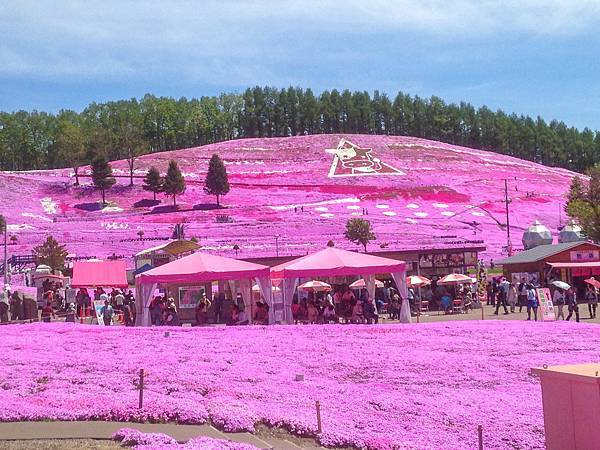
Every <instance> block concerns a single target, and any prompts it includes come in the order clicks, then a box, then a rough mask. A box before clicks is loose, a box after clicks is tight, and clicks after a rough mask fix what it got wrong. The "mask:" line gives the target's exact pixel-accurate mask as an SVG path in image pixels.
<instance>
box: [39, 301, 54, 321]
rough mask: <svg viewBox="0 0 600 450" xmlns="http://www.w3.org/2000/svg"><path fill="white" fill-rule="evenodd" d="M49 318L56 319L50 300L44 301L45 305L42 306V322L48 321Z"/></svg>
mask: <svg viewBox="0 0 600 450" xmlns="http://www.w3.org/2000/svg"><path fill="white" fill-rule="evenodd" d="M51 318H52V319H56V314H54V308H52V302H46V306H44V307H43V308H42V322H50V320H51Z"/></svg>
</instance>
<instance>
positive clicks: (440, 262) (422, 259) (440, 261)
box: [419, 252, 477, 268]
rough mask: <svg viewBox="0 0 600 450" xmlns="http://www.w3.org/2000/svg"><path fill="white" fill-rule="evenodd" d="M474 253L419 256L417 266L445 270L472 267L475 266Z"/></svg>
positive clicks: (475, 258)
mask: <svg viewBox="0 0 600 450" xmlns="http://www.w3.org/2000/svg"><path fill="white" fill-rule="evenodd" d="M476 255H477V254H476V253H471V252H467V253H466V254H465V253H435V254H425V255H420V256H419V266H420V267H422V268H431V267H439V268H447V267H464V266H465V265H466V266H474V265H476V264H477V257H476Z"/></svg>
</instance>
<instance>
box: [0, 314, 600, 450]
mask: <svg viewBox="0 0 600 450" xmlns="http://www.w3.org/2000/svg"><path fill="white" fill-rule="evenodd" d="M170 331H171V332H170V335H169V336H165V333H164V329H162V328H161V329H152V328H145V329H142V328H139V329H138V328H135V329H126V328H116V327H115V328H99V327H94V326H87V325H78V324H77V325H72V324H71V325H70V324H59V323H56V324H31V325H21V326H6V327H2V340H1V341H0V351H1V354H2V361H3V364H2V366H1V369H0V370H1V373H0V375H1V379H2V382H1V384H0V388H1V389H2V408H0V419H1V420H3V421H15V420H45V419H50V420H85V419H106V420H122V421H177V422H182V423H192V424H201V423H205V422H207V421H209V420H210V421H211V422H212V423H215V424H216V425H217V426H218V427H220V428H223V429H226V430H230V431H234V430H237V431H242V430H243V431H252V430H253V427H254V424H255V423H264V424H267V425H270V426H276V427H283V428H286V429H288V430H290V431H291V432H293V433H296V434H298V435H308V436H315V435H316V431H317V424H316V414H315V401H316V400H319V401H320V402H321V405H322V418H323V433H322V434H321V435H320V436H319V440H320V442H321V443H322V444H324V445H329V446H350V445H353V446H356V447H358V448H365V449H378V450H389V449H393V448H414V449H430V448H444V449H463V448H474V447H475V446H476V437H477V433H476V430H477V425H479V424H482V425H483V426H484V435H485V448H486V449H505V448H511V449H515V448H517V449H532V448H539V449H541V448H543V447H544V435H543V415H542V401H541V390H540V386H539V380H538V379H536V378H534V377H532V376H530V375H529V369H530V368H531V367H536V366H541V365H543V364H549V365H552V364H567V363H583V362H594V361H598V350H597V348H596V343H597V342H598V338H599V337H600V329H599V328H598V326H597V325H593V324H584V323H580V324H578V323H572V322H568V323H566V322H557V323H539V322H536V323H532V322H525V321H523V322H520V321H483V322H460V323H435V324H420V325H416V324H413V325H408V326H402V325H381V326H351V325H348V326H343V325H339V326H336V325H331V326H271V327H223V328H190V329H171V330H170ZM141 368H143V369H145V370H146V372H147V375H146V390H145V393H144V408H143V409H142V410H141V411H140V410H138V409H137V405H138V391H137V390H136V387H135V384H134V381H135V380H136V378H137V374H138V373H139V369H141ZM297 374H302V375H304V381H295V379H296V375H297Z"/></svg>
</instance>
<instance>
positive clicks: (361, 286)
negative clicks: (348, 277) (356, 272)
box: [350, 278, 383, 289]
mask: <svg viewBox="0 0 600 450" xmlns="http://www.w3.org/2000/svg"><path fill="white" fill-rule="evenodd" d="M366 287H367V283H366V281H365V280H364V278H361V279H359V280H356V281H355V282H354V283H352V284H351V285H350V289H365V288H366ZM375 287H378V288H382V287H383V281H379V280H375Z"/></svg>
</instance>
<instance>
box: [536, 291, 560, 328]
mask: <svg viewBox="0 0 600 450" xmlns="http://www.w3.org/2000/svg"><path fill="white" fill-rule="evenodd" d="M536 292H537V296H538V299H539V301H540V313H541V319H542V321H543V322H551V321H553V320H556V315H555V314H554V305H553V304H552V297H551V296H550V289H548V288H538V289H536Z"/></svg>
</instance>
